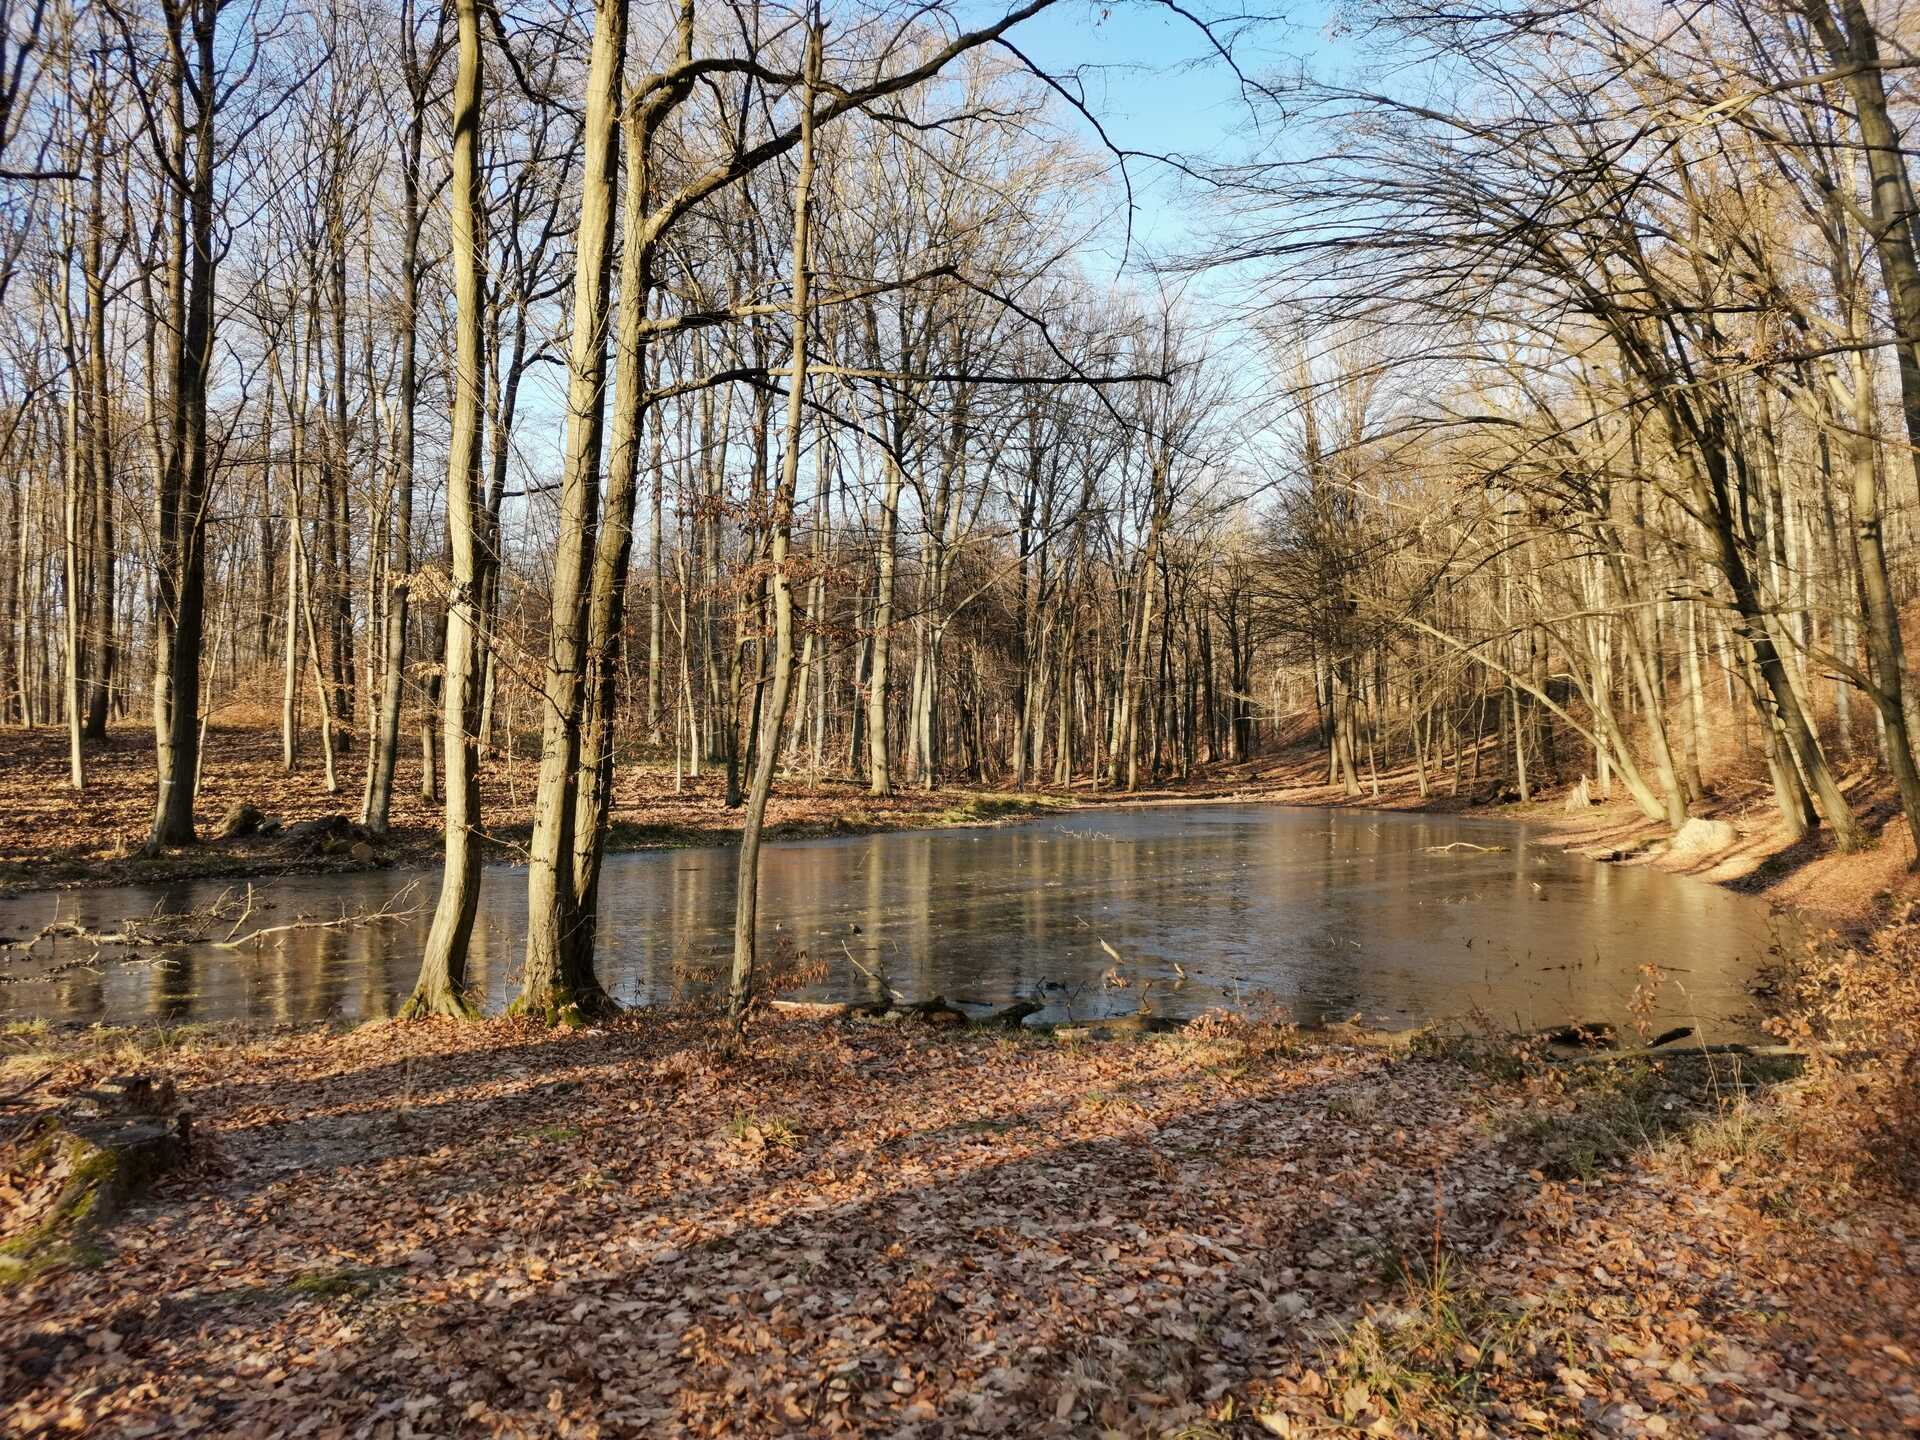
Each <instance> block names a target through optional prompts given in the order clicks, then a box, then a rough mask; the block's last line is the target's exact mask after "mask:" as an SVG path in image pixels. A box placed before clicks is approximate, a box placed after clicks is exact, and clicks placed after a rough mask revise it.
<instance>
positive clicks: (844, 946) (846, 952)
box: [840, 940, 907, 1005]
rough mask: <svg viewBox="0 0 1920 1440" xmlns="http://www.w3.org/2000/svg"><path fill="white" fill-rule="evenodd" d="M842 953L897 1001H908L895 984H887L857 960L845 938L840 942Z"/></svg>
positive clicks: (903, 1002)
mask: <svg viewBox="0 0 1920 1440" xmlns="http://www.w3.org/2000/svg"><path fill="white" fill-rule="evenodd" d="M840 953H841V954H842V955H845V956H846V957H847V960H848V962H849V963H850V964H851V965H852V966H853V968H854V969H856V970H858V971H859V972H860V973H861V974H862V975H864V976H866V977H867V978H868V979H869V980H871V981H873V983H874V984H876V985H878V986H879V987H880V988H881V989H882V990H885V991H886V992H887V993H888V994H889V995H891V996H893V998H894V1000H895V1001H896V1002H898V1003H900V1004H902V1005H904V1004H905V1003H906V1000H907V997H906V996H904V995H902V994H901V993H900V992H899V991H898V990H896V989H894V988H893V986H891V985H889V984H887V982H886V981H885V980H883V979H881V978H880V977H879V976H878V975H876V974H874V973H873V971H871V970H869V969H868V968H867V967H866V966H864V965H862V964H861V963H860V962H859V961H858V960H855V959H854V958H853V951H852V950H850V949H848V948H847V942H846V941H844V940H842V941H841V942H840Z"/></svg>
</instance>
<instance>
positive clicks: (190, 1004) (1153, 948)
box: [0, 804, 1776, 1036]
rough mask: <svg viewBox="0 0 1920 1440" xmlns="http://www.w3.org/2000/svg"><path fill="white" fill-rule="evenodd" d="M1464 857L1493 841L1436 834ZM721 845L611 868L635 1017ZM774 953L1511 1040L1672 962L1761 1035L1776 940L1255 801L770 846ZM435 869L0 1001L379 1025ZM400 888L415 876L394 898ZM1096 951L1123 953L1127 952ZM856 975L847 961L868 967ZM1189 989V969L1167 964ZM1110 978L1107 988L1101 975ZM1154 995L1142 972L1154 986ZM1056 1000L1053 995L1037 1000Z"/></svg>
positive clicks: (518, 928)
mask: <svg viewBox="0 0 1920 1440" xmlns="http://www.w3.org/2000/svg"><path fill="white" fill-rule="evenodd" d="M1459 842H1464V844H1466V845H1474V846H1483V847H1505V848H1501V849H1466V848H1455V849H1451V850H1447V849H1442V848H1441V847H1445V846H1449V845H1456V844H1457V843H1459ZM734 859H735V857H734V852H733V851H732V850H730V849H700V850H667V851H650V852H638V853H629V854H619V855H610V856H609V857H608V858H607V862H606V873H605V877H604V880H603V883H602V895H603V898H602V905H601V920H600V962H599V963H600V973H601V976H602V978H603V980H604V981H605V983H606V985H607V988H608V989H609V990H610V991H611V992H612V993H613V994H614V995H615V996H616V997H617V998H618V999H620V1000H622V1001H624V1002H627V1003H631V1004H654V1003H665V1002H671V1001H673V1000H676V999H684V998H687V997H688V996H691V995H693V994H696V993H698V992H699V991H701V990H702V989H704V988H707V987H711V986H712V985H714V984H715V983H716V977H717V976H718V975H719V974H720V973H721V972H722V971H723V970H724V965H725V959H726V954H727V948H728V946H729V943H730V940H729V937H730V935H731V926H732V915H733V888H734V887H733V880H734ZM764 863H765V871H764V878H763V880H762V884H761V923H762V933H763V936H764V942H763V943H764V946H765V953H769V954H771V953H772V951H773V949H774V947H775V946H776V944H779V943H781V941H782V937H784V940H785V942H787V943H789V944H791V946H793V947H797V948H798V949H799V950H802V951H804V952H806V954H807V956H808V957H809V958H810V960H811V961H812V962H814V964H815V965H816V966H819V965H824V966H825V967H826V975H825V978H824V979H822V980H821V981H819V983H816V984H813V985H811V986H809V987H808V988H807V989H805V990H803V991H799V992H796V993H797V994H798V995H800V996H802V997H805V998H833V999H845V998H863V997H867V996H872V995H875V994H877V993H878V992H877V990H876V986H877V985H878V984H879V983H880V981H878V980H877V979H875V978H872V977H870V976H869V975H868V974H867V973H866V972H867V971H871V972H873V976H883V977H884V980H885V983H887V984H889V985H891V986H892V987H893V988H894V989H896V990H898V991H900V992H902V993H903V994H905V995H907V996H909V997H911V998H915V999H920V998H925V997H928V996H932V995H936V994H940V995H945V996H946V997H947V998H948V999H950V1000H954V1001H959V1002H966V1001H973V1002H978V1003H981V1004H1001V1003H1005V1002H1006V1001H1007V1000H1009V999H1011V998H1013V997H1015V996H1017V995H1023V994H1031V993H1034V992H1036V991H1040V992H1041V993H1042V994H1043V995H1044V997H1045V998H1046V999H1047V1000H1048V1002H1049V1007H1048V1010H1047V1012H1046V1015H1045V1017H1043V1018H1050V1019H1062V1018H1067V1017H1068V1016H1069V1015H1071V1016H1072V1017H1075V1018H1084V1017H1087V1016H1090V1015H1100V1014H1114V1013H1126V1012H1130V1011H1133V1010H1136V1009H1138V1008H1140V1005H1141V997H1142V995H1143V993H1144V994H1145V996H1146V1003H1147V1005H1148V1006H1149V1007H1151V1008H1152V1009H1153V1010H1155V1011H1156V1012H1157V1013H1161V1014H1168V1015H1184V1014H1193V1013H1197V1012H1199V1011H1201V1010H1204V1009H1206V1008H1208V1007H1210V1006H1215V1005H1238V1004H1245V1003H1249V1002H1252V1001H1254V1000H1256V999H1259V998H1261V997H1271V999H1272V1000H1274V1001H1277V1002H1278V1003H1279V1004H1281V1005H1284V1006H1286V1007H1288V1008H1289V1009H1290V1010H1291V1012H1292V1013H1293V1014H1294V1015H1295V1017H1296V1018H1299V1019H1301V1020H1316V1019H1323V1018H1344V1017H1346V1016H1350V1015H1355V1014H1358V1015H1360V1016H1362V1017H1363V1018H1364V1019H1366V1020H1367V1021H1369V1022H1373V1023H1378V1024H1385V1025H1406V1024H1410V1023H1413V1022H1415V1021H1419V1020H1425V1019H1429V1018H1433V1017H1436V1016H1447V1015H1459V1014H1463V1013H1466V1012H1468V1011H1470V1010H1472V1009H1474V1008H1476V1007H1477V1008H1479V1009H1481V1010H1484V1011H1486V1012H1488V1013H1489V1014H1490V1015H1492V1016H1493V1017H1495V1018H1496V1019H1497V1020H1499V1021H1501V1022H1502V1023H1503V1024H1517V1025H1518V1026H1521V1027H1532V1026H1534V1025H1545V1024H1558V1023H1564V1022H1568V1021H1584V1020H1593V1019H1613V1020H1621V1019H1623V1018H1624V1017H1625V1013H1626V1006H1627V1001H1628V998H1629V997H1630V996H1631V994H1632V992H1633V989H1634V986H1635V985H1636V983H1637V982H1638V981H1639V978H1640V967H1641V966H1642V965H1645V964H1649V963H1651V964H1655V965H1658V966H1661V967H1662V974H1663V976H1664V977H1665V983H1664V986H1663V989H1662V993H1661V997H1660V1003H1659V1016H1660V1019H1661V1021H1662V1022H1663V1023H1669V1022H1670V1023H1676V1024H1693V1025H1696V1026H1698V1027H1699V1028H1700V1029H1701V1031H1702V1032H1703V1033H1705V1034H1710V1035H1718V1036H1739V1035H1747V1034H1750V1033H1752V1030H1753V1023H1752V1016H1751V1011H1752V1006H1751V1003H1750V1001H1749V998H1748V995H1747V992H1746V988H1745V987H1746V983H1747V982H1748V981H1749V980H1750V979H1751V978H1752V977H1753V975H1754V973H1755V971H1756V969H1757V968H1758V966H1759V965H1760V964H1761V963H1762V962H1763V961H1764V960H1765V958H1766V956H1767V954H1768V952H1769V950H1770V949H1771V948H1772V947H1773V945H1774V944H1775V941H1776V935H1775V922H1773V921H1772V919H1771V918H1770V916H1769V913H1768V911H1767V909H1766V907H1765V906H1763V905H1762V904H1760V903H1758V902H1756V901H1753V900H1751V899H1748V898H1746V897H1743V896H1740V895H1735V894H1730V893H1728V892H1726V891H1724V890H1720V889H1717V888H1715V887H1712V886H1709V885H1706V884H1703V883H1700V882H1697V881H1692V880H1687V879H1684V878H1680V877H1676V876H1671V875H1665V874H1660V873H1657V872H1655V871H1652V870H1648V869H1644V868H1620V867H1616V866H1609V865H1599V864H1594V863H1592V862H1589V861H1586V860H1581V859H1578V858H1574V857H1571V856H1567V855H1564V854H1562V853H1560V852H1559V851H1557V850H1555V849H1552V848H1550V847H1548V846H1544V845H1538V846H1536V845H1533V844H1530V843H1529V841H1528V835H1527V832H1526V830H1525V829H1524V828H1523V827H1520V826H1517V825H1511V824H1507V823H1504V822H1497V821H1485V820H1471V819H1461V818H1458V817H1453V816H1430V815H1400V814H1386V813H1377V812H1366V811H1350V810H1319V809H1291V808H1285V807H1279V806H1268V805H1231V804H1227V805H1179V806H1159V807H1154V806H1146V807H1140V808H1130V809H1102V810H1089V811H1080V812H1075V813H1071V814H1067V815H1063V816H1059V817H1051V818H1047V819H1041V820H1035V821H1031V822H1027V823H1023V824H1018V825H1010V826H1004V827H999V828H979V829H963V830H941V831H926V832H905V833H896V834H888V835H873V836H862V837H855V838H848V839H835V840H814V841H802V842H793V843H783V844H777V845H772V846H770V847H768V848H767V849H766V851H765V852H764ZM437 883H438V882H437V875H436V874H433V873H428V874H425V875H418V874H408V873H403V872H396V871H379V872H374V873H370V874H360V875H328V876H313V877H291V878H285V879H269V880H262V881H257V882H255V887H256V911H255V914H254V916H253V917H252V918H251V919H250V921H249V923H248V926H247V928H248V929H249V930H250V929H253V928H255V927H257V926H260V925H266V924H278V923H284V922H285V921H288V920H291V919H294V918H295V917H297V916H299V915H302V914H310V915H321V916H325V915H338V914H339V913H341V911H342V910H343V908H344V909H349V910H371V909H377V908H379V907H381V906H382V905H386V904H388V903H389V902H390V901H393V900H394V898H395V897H396V895H398V896H399V897H400V898H399V901H398V903H397V905H396V908H397V909H399V910H401V911H403V912H404V911H406V910H408V909H409V907H413V906H415V905H417V906H418V909H417V913H414V914H411V915H403V918H400V919H397V920H388V921H384V922H382V923H380V924H377V925H371V926H366V925H363V926H356V927H351V928H343V929H339V930H319V929H304V930H292V931H287V932H285V933H282V934H280V935H276V936H272V937H268V938H267V939H264V940H262V941H260V942H258V943H257V944H255V945H252V946H248V947H244V948H242V949H240V950H237V951H235V950H221V949H217V948H215V947H213V946H210V945H204V944H196V945H176V946H168V947H161V948H154V949H144V950H141V951H138V952H137V953H134V954H131V955H127V954H121V953H117V952H114V951H107V952H103V953H101V954H100V955H98V956H97V957H96V956H94V947H93V946H92V945H91V944H86V943H81V942H76V941H72V940H61V941H58V942H57V943H43V944H42V945H41V946H40V947H39V949H38V950H36V951H35V953H34V955H33V956H32V958H30V959H25V960H23V959H20V958H6V959H0V981H4V982H5V983H0V1018H7V1019H24V1018H29V1017H45V1018H47V1019H52V1020H78V1021H93V1020H99V1021H105V1022H108V1023H114V1024H127V1023H134V1022H140V1021H156V1020H168V1021H182V1020H217V1019H245V1020H252V1021H258V1022H262V1023H272V1022H281V1021H307V1020H318V1019H323V1018H341V1019H347V1020H354V1019H363V1018H371V1017H375V1016H380V1015H385V1014H388V1013H390V1012H391V1011H392V1009H393V1008H394V1006H395V1005H396V1004H397V1003H398V1002H399V1001H400V1000H401V999H403V998H404V997H405V995H406V994H407V992H408V991H409V990H410V988H411V986H412V982H413V976H414V971H415V968H416V966H417V964H418V960H419V954H420V948H421V945H422V943H423V941H424V939H425V936H426V929H427V921H428V915H427V910H426V906H427V904H429V903H430V902H431V899H432V895H433V893H434V890H435V887H436V885H437ZM409 884H411V885H412V886H413V889H412V890H411V891H410V892H408V893H406V894H402V893H401V892H402V891H403V890H404V889H405V887H407V886H408V885H409ZM234 888H235V887H233V886H232V885H231V884H230V883H226V882H221V883H214V882H196V883H192V884H181V885H169V886H163V887H152V888H138V887H136V888H126V889H116V890H90V891H73V892H66V893H60V894H54V893H45V894H36V895H29V896H24V897H20V898H17V899H14V900H10V901H6V902H4V903H0V934H4V935H5V936H6V937H7V938H9V939H14V940H19V939H21V938H24V937H25V936H27V935H30V934H32V933H33V932H34V931H36V930H38V929H39V928H40V927H41V926H42V925H44V924H46V923H47V922H48V921H49V920H52V919H54V918H56V915H57V916H58V917H59V918H63V919H66V918H70V919H74V920H77V921H79V922H81V923H82V924H85V925H87V926H89V927H91V928H95V929H104V928H110V927H112V926H113V925H115V924H117V923H119V922H121V921H123V920H125V919H126V918H127V917H130V916H139V917H146V916H150V915H152V914H153V913H154V912H155V910H156V909H158V910H169V909H172V910H186V909H192V908H194V907H198V906H204V905H206V904H208V903H210V902H212V901H214V900H215V899H217V898H218V897H219V896H220V895H221V894H222V892H224V891H228V890H230V889H234ZM525 916H526V876H525V872H524V870H519V869H515V868H511V867H505V866H501V867H496V868H492V869H489V870H488V871H487V875H486V884H485V888H484V893H483V896H482V900H481V906H480V917H479V921H478V924H477V925H476V927H475V932H474V960H473V979H474V981H475V983H476V984H478V985H481V986H483V987H484V989H485V992H486V995H487V999H488V1002H489V1004H490V1005H492V1006H495V1007H498V1006H500V1005H502V1004H504V1003H505V1001H506V999H507V998H508V997H509V996H510V995H511V994H512V992H513V989H514V986H515V982H516V979H517V975H518V971H519V965H520V959H521V951H522V934H523V927H524V923H525ZM1102 942H1105V945H1106V946H1108V947H1111V949H1112V951H1114V952H1117V953H1118V954H1119V955H1120V956H1121V957H1123V960H1124V962H1125V963H1124V964H1122V965H1121V966H1120V967H1119V970H1118V972H1117V973H1112V972H1113V971H1114V961H1113V959H1112V957H1111V955H1110V954H1109V953H1108V951H1107V950H1106V949H1104V948H1103V946H1102ZM856 962H857V963H856ZM1183 976H1184V978H1183ZM1116 980H1124V981H1125V982H1126V984H1125V985H1124V987H1122V986H1119V985H1116V984H1115V983H1114V982H1115V981H1116ZM1149 981H1151V982H1152V984H1151V985H1150V986H1149V984H1148V982H1149ZM1042 987H1044V989H1043V988H1042Z"/></svg>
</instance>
